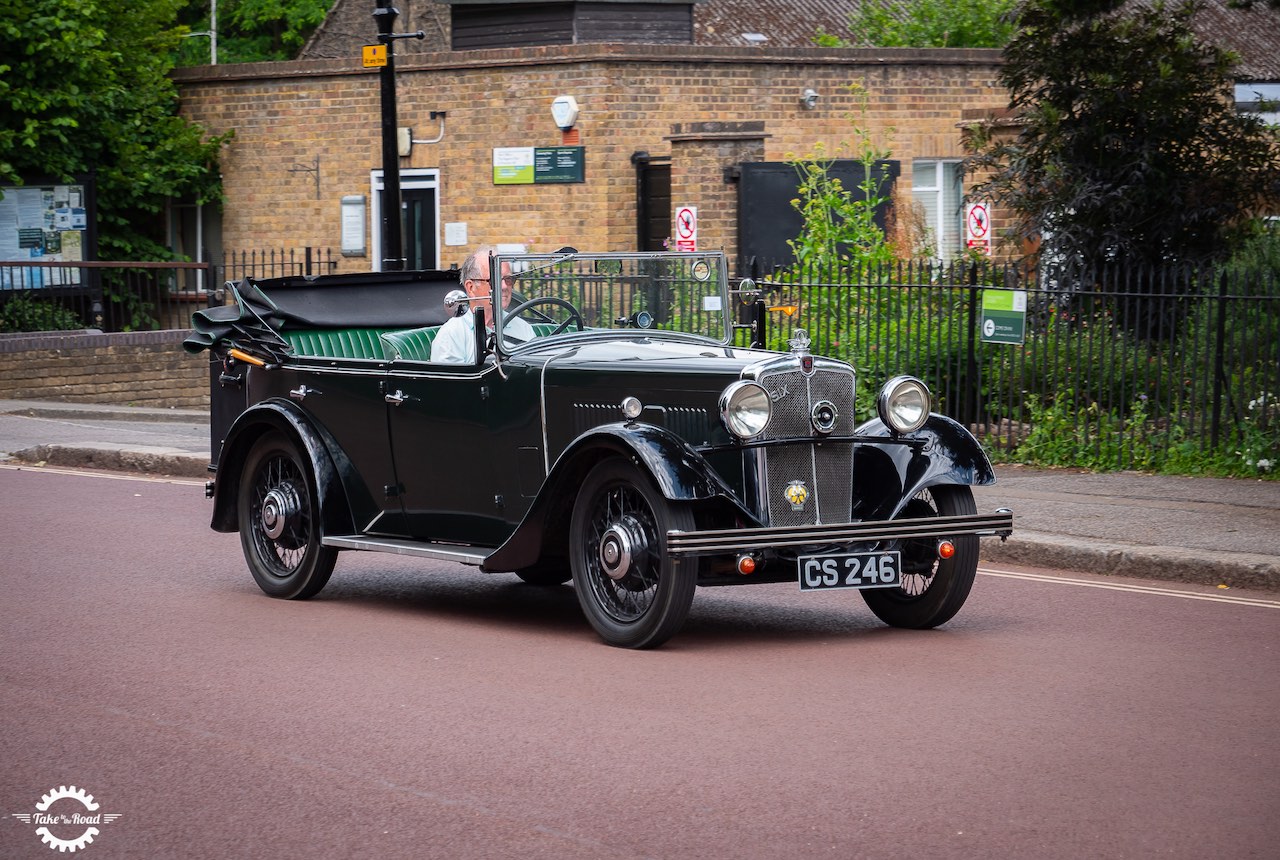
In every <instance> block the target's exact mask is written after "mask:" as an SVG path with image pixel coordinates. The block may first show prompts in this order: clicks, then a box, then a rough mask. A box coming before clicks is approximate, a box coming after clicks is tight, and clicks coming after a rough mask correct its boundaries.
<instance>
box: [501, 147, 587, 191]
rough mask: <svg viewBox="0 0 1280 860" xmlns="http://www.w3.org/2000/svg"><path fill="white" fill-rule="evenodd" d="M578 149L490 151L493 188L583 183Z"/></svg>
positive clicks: (581, 154) (582, 152) (582, 154)
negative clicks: (494, 186)
mask: <svg viewBox="0 0 1280 860" xmlns="http://www.w3.org/2000/svg"><path fill="white" fill-rule="evenodd" d="M585 152H586V150H585V149H584V148H583V147H581V146H500V147H497V148H495V149H494V150H493V184H494V185H542V184H544V183H562V182H585V181H586V167H585V163H586V157H585Z"/></svg>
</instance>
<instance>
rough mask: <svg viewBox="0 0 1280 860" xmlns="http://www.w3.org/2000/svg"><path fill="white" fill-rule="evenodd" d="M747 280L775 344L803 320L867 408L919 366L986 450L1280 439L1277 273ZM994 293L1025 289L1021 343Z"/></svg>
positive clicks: (993, 267)
mask: <svg viewBox="0 0 1280 860" xmlns="http://www.w3.org/2000/svg"><path fill="white" fill-rule="evenodd" d="M762 273H768V274H765V275H762ZM743 274H746V275H751V276H753V277H756V278H757V279H758V281H759V282H760V283H761V285H762V286H763V287H764V288H765V291H766V292H765V296H766V300H767V301H768V302H769V304H770V305H771V307H776V308H780V310H778V311H776V312H774V313H771V314H770V318H771V319H770V329H771V331H770V345H771V346H773V347H775V348H785V347H786V341H787V339H788V338H790V337H791V335H792V332H794V330H795V329H797V328H803V329H805V330H806V331H807V332H808V334H809V336H810V337H811V338H812V340H813V347H812V348H813V350H814V351H815V352H818V353H821V354H826V355H831V356H834V357H837V358H841V359H844V360H846V361H849V362H851V363H852V364H854V365H855V366H856V367H857V368H858V369H859V371H860V373H861V383H860V392H861V396H862V398H863V399H862V401H861V405H862V407H863V408H864V409H866V410H869V409H870V408H871V403H870V397H871V396H873V395H874V392H875V391H876V390H877V389H878V388H879V385H880V383H881V382H883V381H884V380H885V379H887V378H888V377H890V376H892V375H895V374H898V373H910V374H913V375H916V376H919V377H920V378H921V379H923V380H924V381H925V382H926V383H927V384H928V385H929V386H930V388H931V389H932V390H933V392H934V394H935V397H936V399H937V402H938V406H937V408H938V409H939V411H942V412H943V413H945V414H947V415H949V416H951V417H953V418H955V419H956V420H958V421H960V422H962V423H964V424H965V425H967V426H969V427H971V428H972V429H974V431H975V432H976V433H977V434H978V435H979V436H980V437H982V438H983V440H984V441H985V442H987V444H989V445H991V446H993V447H995V448H997V449H1004V450H1012V449H1015V448H1019V447H1020V446H1027V445H1030V446H1033V447H1036V448H1037V449H1038V453H1040V454H1041V455H1042V456H1041V457H1040V458H1039V459H1040V461H1041V462H1061V464H1063V465H1086V464H1089V465H1096V466H1106V467H1110V468H1159V467H1167V466H1168V464H1169V463H1170V462H1171V461H1173V460H1176V459H1177V458H1178V457H1181V456H1186V455H1200V456H1203V455H1204V454H1205V453H1206V452H1215V451H1216V452H1223V453H1224V455H1227V456H1230V455H1232V454H1233V452H1234V453H1238V454H1239V456H1242V457H1250V456H1252V457H1257V458H1264V457H1268V456H1271V455H1273V454H1274V451H1275V446H1276V444H1277V440H1280V400H1278V399H1277V395H1280V277H1278V276H1277V273H1276V272H1275V271H1256V272H1238V271H1236V272H1227V271H1224V270H1218V269H1197V268H1189V267H1167V268H1160V269H1152V268H1140V267H1125V266H1111V267H1108V268H1106V269H1104V270H1100V271H1094V270H1087V269H1084V268H1080V267H1073V266H1058V267H1052V268H1049V267H1042V268H1040V269H1028V268H1025V267H1022V266H1016V265H1012V264H996V263H965V264H957V265H953V266H946V267H940V266H930V265H907V264H901V265H895V266H890V267H879V268H875V269H871V270H868V269H852V270H851V269H842V268H839V267H834V266H831V267H823V268H809V269H804V268H796V267H794V266H793V267H791V268H787V269H774V268H772V267H768V266H764V265H761V264H759V263H757V264H755V265H754V266H752V267H749V268H748V269H747V270H746V271H744V273H743ZM985 290H1016V291H1019V292H1020V293H1021V297H1022V298H1024V299H1025V312H1026V315H1025V332H1024V336H1023V339H1022V342H1021V343H993V342H987V341H984V339H983V335H982V326H983V322H984V320H983V314H982V307H983V304H982V302H983V294H984V291H985ZM792 308H796V309H797V310H796V311H795V312H794V313H793V314H788V311H789V310H790V309H792Z"/></svg>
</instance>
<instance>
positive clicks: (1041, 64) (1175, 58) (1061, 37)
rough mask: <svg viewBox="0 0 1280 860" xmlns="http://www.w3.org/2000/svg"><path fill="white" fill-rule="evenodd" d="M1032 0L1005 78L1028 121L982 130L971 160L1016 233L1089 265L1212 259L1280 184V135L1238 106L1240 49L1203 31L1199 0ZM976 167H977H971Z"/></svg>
mask: <svg viewBox="0 0 1280 860" xmlns="http://www.w3.org/2000/svg"><path fill="white" fill-rule="evenodd" d="M1120 5H1121V2H1120V0H1028V2H1027V3H1026V4H1025V5H1024V6H1023V7H1022V8H1021V11H1020V13H1019V18H1018V23H1019V26H1020V30H1019V33H1018V35H1017V36H1016V37H1015V38H1014V39H1013V41H1012V42H1010V44H1009V46H1008V48H1007V49H1006V50H1005V63H1004V66H1003V68H1002V70H1001V75H1000V77H1001V80H1002V82H1003V83H1004V84H1005V86H1006V87H1008V90H1009V93H1010V106H1011V108H1012V109H1013V112H1014V115H1015V117H1016V122H1017V127H1018V128H1019V132H1018V133H1017V135H1016V137H1012V138H1011V137H1001V136H1000V135H993V134H989V133H982V132H979V133H978V134H976V135H975V139H974V148H975V155H974V156H973V157H972V158H970V159H969V160H968V163H967V165H966V171H967V172H977V174H978V175H979V176H981V177H985V178H983V180H982V181H980V182H979V183H978V184H977V185H976V186H975V187H974V189H973V192H974V194H975V195H978V196H981V197H987V198H991V199H994V200H996V201H997V202H1000V203H1003V204H1004V205H1005V206H1007V207H1008V208H1009V209H1010V210H1011V211H1012V212H1013V213H1014V214H1015V215H1016V218H1017V224H1016V226H1015V230H1014V233H1015V234H1017V235H1019V236H1021V237H1025V238H1030V237H1033V236H1036V235H1044V236H1046V237H1047V239H1048V240H1049V241H1050V242H1051V247H1052V249H1053V251H1054V253H1055V255H1056V256H1059V257H1061V258H1064V259H1073V260H1078V261H1082V262H1084V263H1087V264H1090V265H1096V264H1100V263H1108V262H1115V261H1124V262H1128V263H1134V262H1145V263H1169V262H1174V261H1180V262H1203V261H1207V260H1211V259H1216V258H1219V257H1221V256H1222V255H1224V254H1225V253H1227V252H1228V251H1229V249H1230V247H1231V242H1232V237H1233V236H1234V235H1235V233H1236V231H1237V230H1238V228H1240V227H1241V226H1242V225H1243V224H1245V223H1247V221H1248V219H1249V217H1250V216H1251V215H1252V214H1253V213H1254V212H1255V211H1256V210H1257V209H1258V207H1260V206H1262V205H1263V204H1264V203H1265V202H1266V201H1267V200H1268V199H1271V200H1276V199H1280V198H1278V197H1277V195H1278V194H1280V139H1278V137H1277V134H1276V130H1275V129H1270V128H1268V127H1267V126H1266V125H1265V124H1264V123H1263V122H1262V121H1261V120H1260V119H1258V118H1256V117H1253V116H1249V115H1244V114H1240V113H1238V112H1236V110H1235V109H1234V105H1233V104H1232V101H1231V99H1230V98H1229V97H1228V95H1229V93H1230V91H1231V82H1232V74H1231V72H1232V67H1233V64H1234V58H1233V56H1232V55H1231V54H1229V53H1227V52H1225V51H1223V50H1220V49H1218V48H1216V47H1213V46H1209V45H1205V44H1202V43H1200V42H1199V41H1197V39H1196V37H1195V35H1194V33H1193V32H1192V30H1191V26H1190V21H1191V18H1192V16H1193V15H1194V14H1195V11H1196V8H1197V5H1196V4H1195V3H1194V2H1182V3H1179V4H1177V5H1175V6H1172V7H1166V6H1165V5H1163V4H1161V3H1157V4H1156V5H1154V6H1152V7H1150V8H1137V9H1131V10H1130V9H1126V10H1125V11H1120V10H1119V6H1120ZM971 175H972V173H971Z"/></svg>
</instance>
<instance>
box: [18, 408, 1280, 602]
mask: <svg viewBox="0 0 1280 860" xmlns="http://www.w3.org/2000/svg"><path fill="white" fill-rule="evenodd" d="M0 462H9V463H20V464H39V465H50V466H64V467H79V468H98V469H114V470H125V471H137V472H145V473H150V474H163V475H173V476H179V477H188V478H206V477H208V472H207V468H206V467H207V466H208V462H209V417H208V414H207V413H206V412H202V411H196V410H181V409H147V408H138V407H130V406H116V405H104V404H87V403H55V402H48V401H12V400H8V401H6V400H0ZM996 471H997V476H998V481H997V483H996V484H995V485H994V486H990V487H978V488H976V489H975V495H976V497H977V501H978V510H979V511H990V510H993V509H995V508H998V507H1008V508H1011V509H1012V510H1013V512H1014V529H1015V531H1014V535H1013V537H1012V538H1010V539H1009V540H1008V541H1007V542H1004V543H1001V542H1000V541H999V540H998V539H994V538H986V539H984V540H983V555H982V557H983V562H984V563H985V564H988V565H991V564H999V563H1001V562H1005V563H1017V564H1023V565H1029V566H1037V567H1045V568H1061V569H1066V570H1073V571H1081V572H1088V573H1095V574H1109V575H1114V576H1130V577H1141V578H1148V579H1164V580H1175V581H1180V582H1190V583H1198V584H1202V585H1225V586H1229V587H1233V588H1252V589H1263V590H1270V591H1280V549H1278V548H1277V539H1278V538H1280V481H1250V480H1240V479H1229V478H1190V477H1166V476H1156V475H1143V474H1136V473H1129V472H1124V473H1110V474H1092V473H1088V472H1077V471H1071V470H1051V471H1050V470H1040V469H1027V468H1022V467H1018V466H1004V467H999V468H997V470H996Z"/></svg>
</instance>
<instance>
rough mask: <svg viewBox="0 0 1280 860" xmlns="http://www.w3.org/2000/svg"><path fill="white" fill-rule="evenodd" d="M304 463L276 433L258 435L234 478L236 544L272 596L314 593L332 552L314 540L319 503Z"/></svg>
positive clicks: (326, 574) (317, 536) (326, 571)
mask: <svg viewBox="0 0 1280 860" xmlns="http://www.w3.org/2000/svg"><path fill="white" fill-rule="evenodd" d="M317 499H318V495H317V493H316V483H315V477H314V476H313V475H312V473H311V466H310V463H309V462H308V461H307V459H306V458H305V457H303V456H302V455H301V454H300V453H299V451H298V446H297V445H296V444H295V443H294V442H293V441H292V440H290V439H288V438H287V437H285V436H284V435H283V434H281V433H276V432H271V433H268V434H266V435H265V436H263V437H262V438H261V439H259V440H258V441H257V442H256V443H255V444H254V446H253V450H252V451H250V453H249V458H248V459H247V460H246V461H245V464H244V472H243V473H242V474H241V477H240V498H239V500H238V501H237V512H238V514H239V517H240V546H241V548H242V549H243V550H244V557H245V560H246V561H247V562H248V563H249V572H250V573H252V574H253V579H254V581H255V582H257V583H258V587H259V588H261V589H262V590H263V591H264V592H266V593H267V594H269V595H271V596H272V597H280V598H284V599H286V600H305V599H306V598H308V597H314V596H315V595H316V594H319V593H320V589H322V588H324V586H325V584H326V583H327V582H328V581H329V576H330V575H331V574H332V573H333V564H334V562H335V561H336V560H337V557H338V551H337V550H336V549H334V548H333V547H326V546H321V545H320V506H319V502H318V501H317Z"/></svg>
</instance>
